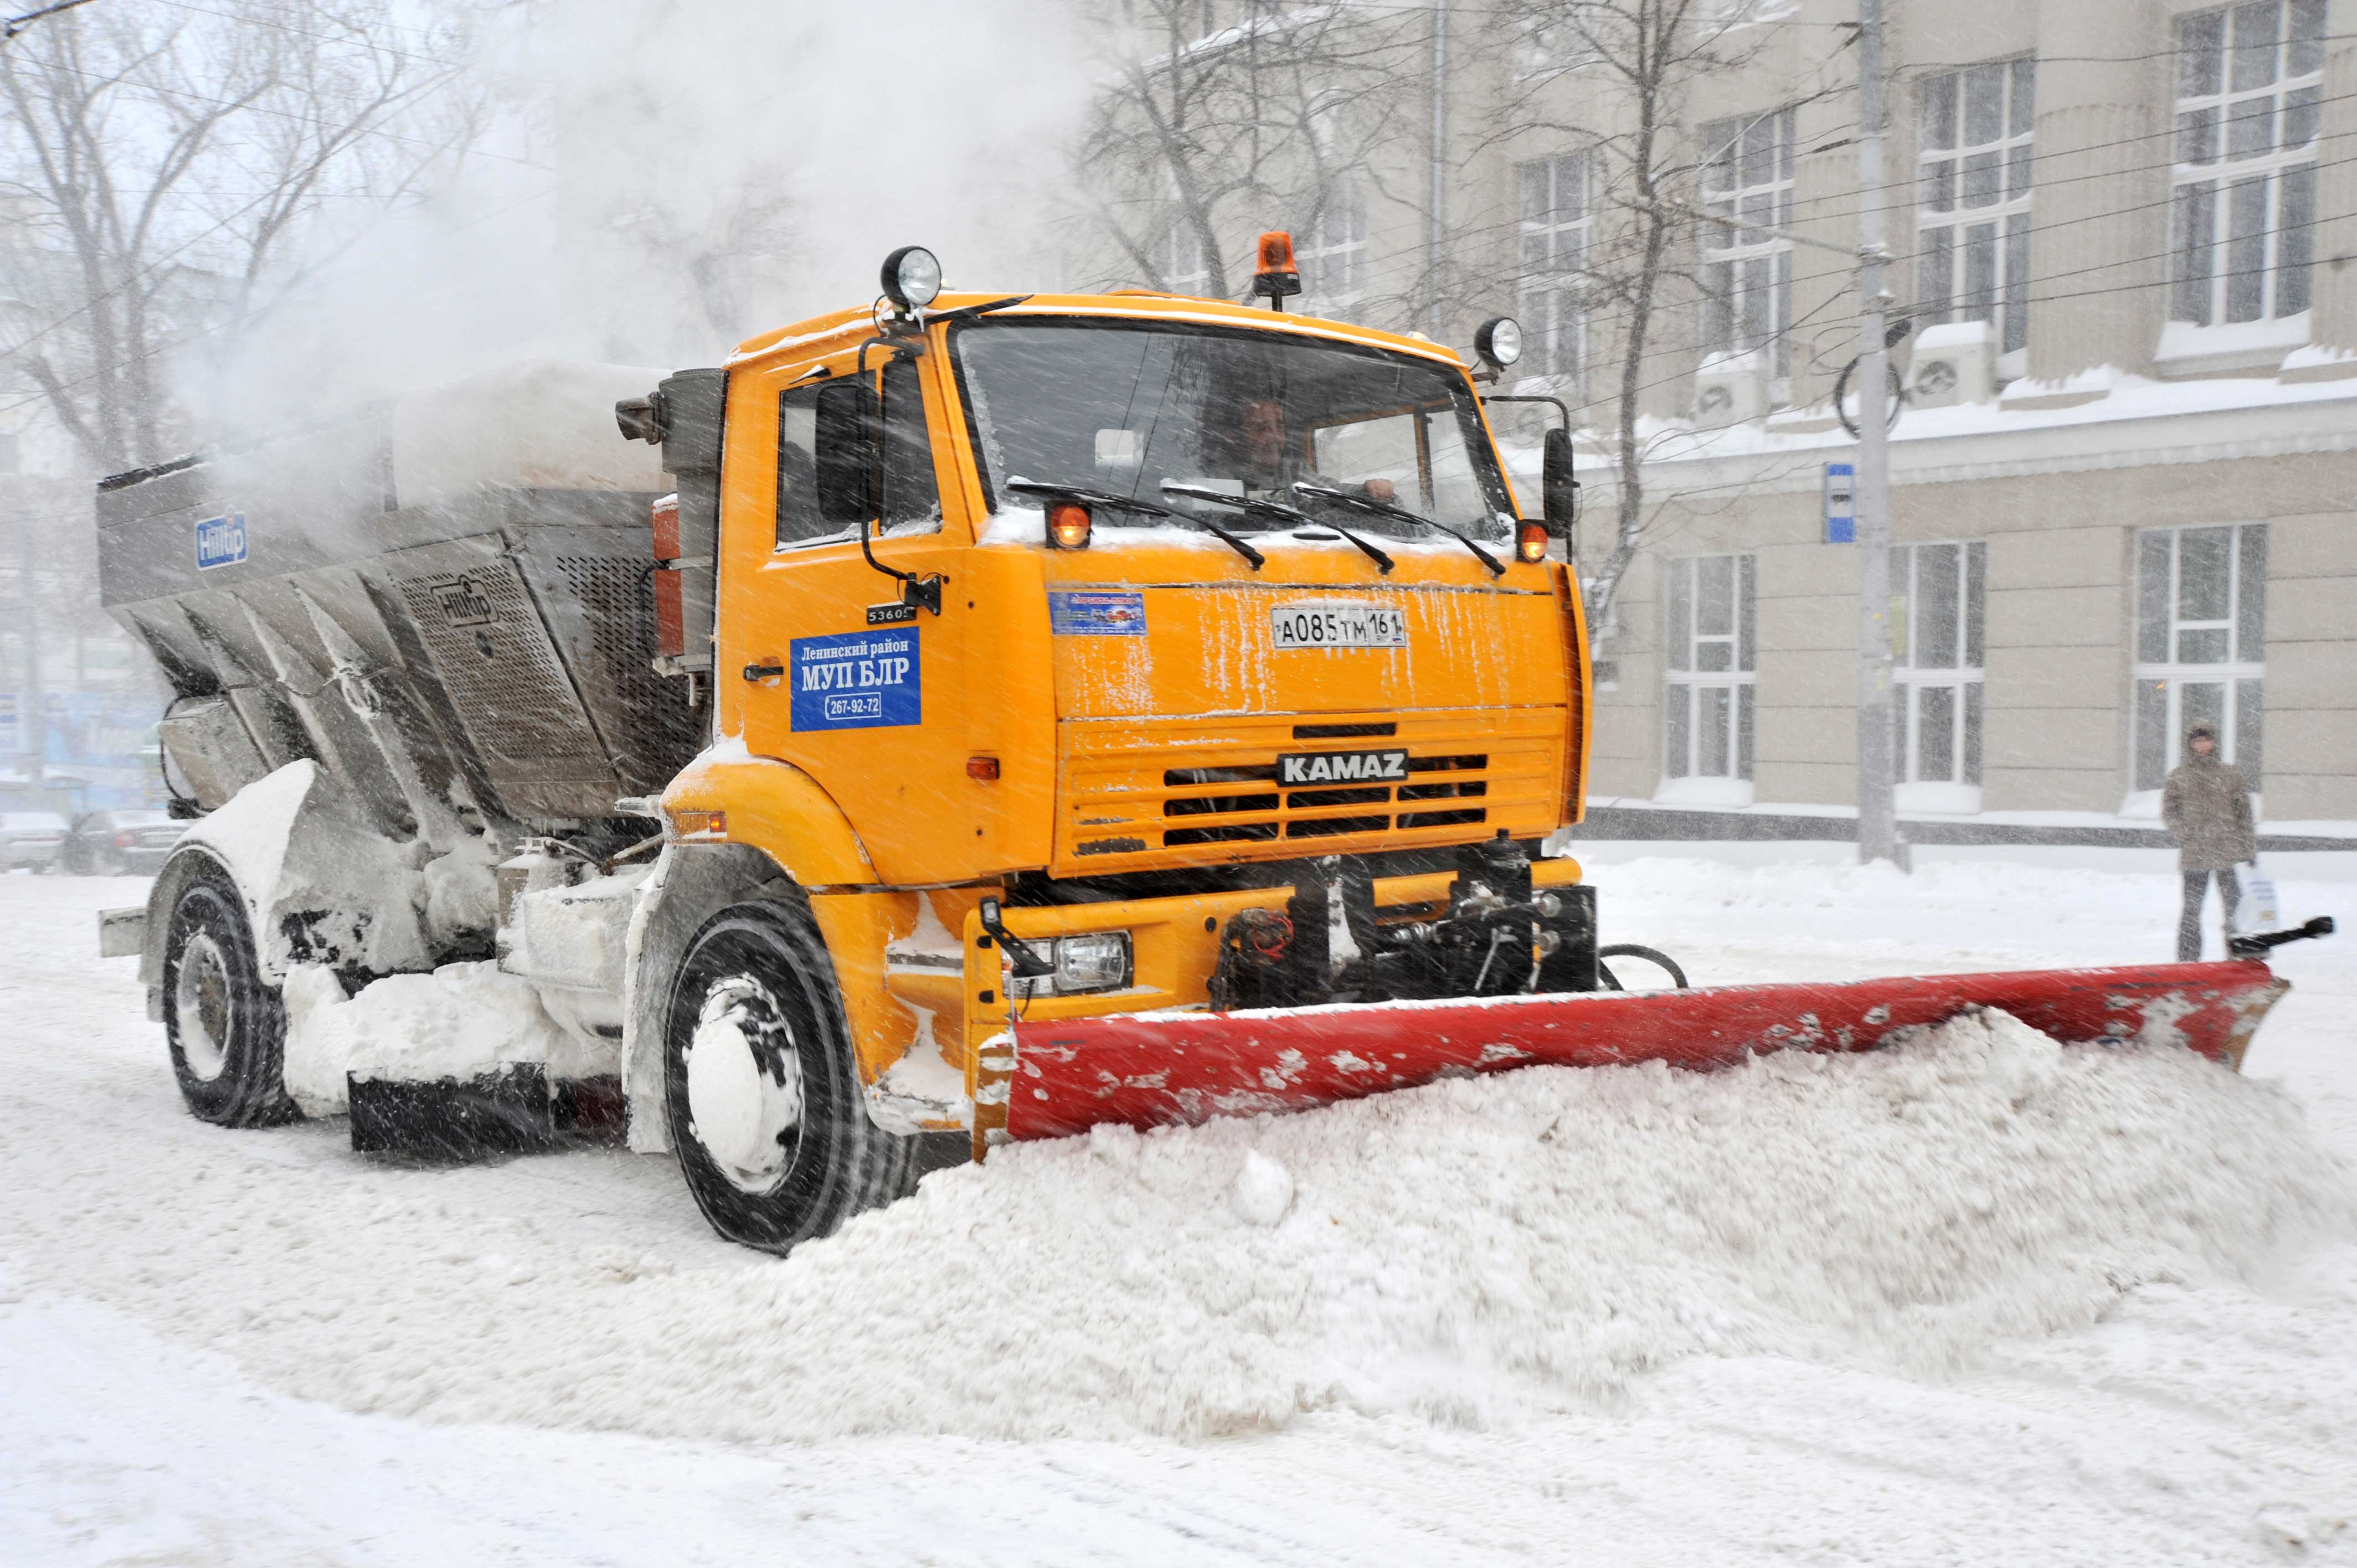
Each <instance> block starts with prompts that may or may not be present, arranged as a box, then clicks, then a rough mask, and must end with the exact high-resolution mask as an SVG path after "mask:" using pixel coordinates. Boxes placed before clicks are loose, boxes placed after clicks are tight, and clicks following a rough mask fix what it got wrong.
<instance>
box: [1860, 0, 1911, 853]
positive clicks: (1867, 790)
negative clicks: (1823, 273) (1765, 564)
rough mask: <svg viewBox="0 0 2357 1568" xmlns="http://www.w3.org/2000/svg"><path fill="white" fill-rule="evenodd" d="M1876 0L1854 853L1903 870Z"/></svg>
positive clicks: (1869, 45) (1864, 24) (1863, 28)
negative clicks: (1896, 775) (1896, 777)
mask: <svg viewBox="0 0 2357 1568" xmlns="http://www.w3.org/2000/svg"><path fill="white" fill-rule="evenodd" d="M1886 118H1887V113H1886V106H1885V104H1884V102H1883V66H1882V0H1857V189H1858V214H1857V255H1858V278H1857V285H1858V287H1857V292H1858V321H1857V333H1858V350H1857V429H1858V437H1857V446H1858V453H1857V551H1858V561H1857V564H1858V567H1859V583H1858V596H1857V857H1858V859H1859V860H1860V861H1861V862H1868V861H1877V860H1888V861H1891V862H1893V863H1894V864H1897V865H1900V867H1901V868H1902V869H1903V868H1904V867H1905V865H1906V861H1905V860H1904V859H1903V858H1902V857H1901V851H1900V843H1899V813H1898V808H1897V804H1896V801H1895V799H1894V785H1893V781H1892V777H1891V775H1892V773H1893V771H1894V769H1893V766H1892V765H1893V764H1894V763H1895V762H1896V760H1897V755H1898V744H1897V736H1898V727H1897V724H1896V722H1895V721H1896V716H1897V715H1896V711H1895V709H1894V707H1893V704H1892V702H1891V691H1890V667H1891V659H1890V433H1889V427H1888V426H1887V424H1885V420H1886V418H1887V417H1888V415H1889V407H1888V401H1887V400H1888V397H1889V378H1890V370H1889V366H1890V360H1889V350H1888V349H1887V347H1886V346H1885V344H1884V341H1883V333H1884V321H1883V316H1884V312H1885V310H1886V308H1887V307H1888V306H1889V304H1890V295H1889V292H1888V289H1887V286H1886V285H1885V284H1884V282H1883V275H1882V274H1883V268H1884V266H1885V265H1886V264H1887V263H1889V248H1888V247H1887V246H1886V245H1885V244H1884V242H1883V231H1882V134H1883V129H1884V121H1885V120H1886Z"/></svg>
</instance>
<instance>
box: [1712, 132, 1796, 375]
mask: <svg viewBox="0 0 2357 1568" xmlns="http://www.w3.org/2000/svg"><path fill="white" fill-rule="evenodd" d="M1702 199H1703V206H1704V208H1705V209H1706V210H1708V211H1711V212H1715V213H1717V214H1718V215H1720V216H1721V217H1724V218H1727V219H1730V220H1738V221H1740V222H1746V223H1760V224H1768V225H1773V226H1775V227H1777V228H1781V229H1789V228H1791V227H1792V111H1791V110H1790V109H1780V110H1778V111H1776V112H1775V113H1771V114H1763V115H1760V117H1759V118H1757V119H1749V120H1721V121H1718V122H1717V123H1716V124H1710V125H1706V126H1705V127H1703V168H1702ZM1702 231H1703V232H1702V263H1703V285H1704V287H1705V289H1706V291H1707V295H1708V298H1707V300H1706V306H1705V310H1704V323H1703V340H1704V345H1705V347H1706V349H1708V350H1709V351H1710V352H1712V353H1717V354H1739V353H1749V352H1752V351H1754V350H1765V351H1766V352H1767V354H1768V369H1769V374H1770V376H1772V377H1773V378H1775V379H1776V380H1778V381H1785V380H1787V379H1788V378H1790V377H1791V375H1792V338H1791V337H1790V335H1789V333H1790V328H1791V327H1792V244H1791V242H1789V241H1785V240H1781V239H1779V238H1777V237H1776V236H1775V235H1773V234H1770V233H1768V232H1766V231H1764V230H1760V229H1733V228H1728V227H1727V226H1726V225H1724V224H1719V223H1705V224H1704V225H1702Z"/></svg>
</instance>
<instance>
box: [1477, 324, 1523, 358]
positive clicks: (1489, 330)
mask: <svg viewBox="0 0 2357 1568" xmlns="http://www.w3.org/2000/svg"><path fill="white" fill-rule="evenodd" d="M1473 351H1474V352H1475V353H1477V354H1479V355H1480V356H1481V358H1483V359H1484V360H1489V361H1490V363H1491V364H1493V365H1497V366H1500V367H1501V368H1502V367H1504V366H1507V365H1511V364H1512V363H1513V362H1514V361H1515V360H1519V359H1521V358H1522V357H1523V324H1522V323H1521V322H1519V321H1517V320H1515V319H1514V318H1513V317H1511V316H1493V317H1490V319H1489V320H1487V321H1484V322H1483V323H1481V326H1480V330H1478V331H1476V332H1475V333H1474V334H1473Z"/></svg>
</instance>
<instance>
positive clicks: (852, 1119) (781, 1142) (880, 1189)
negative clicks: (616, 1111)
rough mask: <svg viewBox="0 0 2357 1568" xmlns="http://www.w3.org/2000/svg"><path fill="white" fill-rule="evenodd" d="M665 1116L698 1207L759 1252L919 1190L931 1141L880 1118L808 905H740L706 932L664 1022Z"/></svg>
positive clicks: (683, 968)
mask: <svg viewBox="0 0 2357 1568" xmlns="http://www.w3.org/2000/svg"><path fill="white" fill-rule="evenodd" d="M663 1110H664V1114H665V1118H666V1120H667V1121H668V1122H669V1123H670V1126H671V1136H672V1144H673V1147H674V1148H676V1149H677V1150H678V1151H679V1164H680V1170H681V1173H682V1174H683V1176H685V1177H686V1178H687V1187H688V1191H689V1192H691V1193H692V1194H694V1197H695V1202H696V1207H697V1208H701V1209H703V1211H704V1217H705V1219H708V1220H710V1221H711V1223H712V1228H713V1229H714V1230H717V1231H719V1232H720V1234H722V1235H723V1236H726V1237H727V1238H728V1239H729V1240H732V1241H740V1242H742V1243H744V1244H745V1245H747V1246H748V1247H759V1248H762V1249H764V1250H766V1251H773V1252H783V1251H788V1250H790V1249H791V1248H792V1247H793V1246H794V1245H795V1243H797V1242H800V1241H807V1240H812V1239H813V1238H815V1237H819V1236H824V1235H827V1234H829V1233H831V1232H832V1231H834V1230H835V1228H836V1227H838V1226H840V1225H841V1224H842V1223H843V1222H844V1221H845V1219H849V1218H850V1217H851V1216H852V1215H854V1214H856V1213H857V1212H859V1211H860V1210H861V1209H863V1208H875V1207H877V1206H878V1205H881V1204H886V1203H889V1202H891V1201H892V1200H893V1199H895V1198H897V1197H905V1196H906V1195H907V1194H909V1192H911V1191H913V1190H914V1189H915V1187H916V1178H917V1155H918V1149H919V1142H920V1141H919V1140H918V1139H915V1138H906V1137H899V1136H895V1135H894V1134H892V1133H886V1132H884V1131H883V1130H882V1129H880V1128H878V1127H877V1125H876V1124H875V1123H874V1122H871V1121H869V1120H868V1117H867V1106H866V1095H865V1092H864V1091H863V1090H862V1088H861V1085H860V1080H859V1072H858V1068H857V1065H856V1060H855V1058H854V1056H853V1052H852V1047H851V1030H850V1027H849V1026H848V1025H847V1024H846V1023H845V1017H844V1011H843V1001H842V997H841V995H840V993H838V992H837V991H836V988H835V983H834V964H833V963H832V962H831V961H829V960H828V958H827V952H826V945H825V943H824V941H823V939H822V938H821V937H820V935H819V930H818V926H817V922H816V921H814V920H813V919H812V918H811V915H810V911H809V909H808V908H806V907H805V906H802V905H801V904H799V903H784V902H780V903H764V904H740V905H737V906H735V907H734V908H727V909H724V910H722V911H721V912H720V913H719V914H717V915H715V916H714V917H713V918H711V919H710V920H709V921H707V922H705V927H704V929H703V930H701V931H699V932H698V933H697V934H696V937H695V940H694V942H693V943H692V944H691V945H690V946H689V948H688V951H687V956H686V958H685V960H684V961H683V962H682V963H681V965H680V968H679V974H678V978H677V979H676V980H675V981H674V982H673V986H672V993H671V1002H670V1005H669V1007H668V1009H667V1010H666V1014H665V1018H664V1028H663Z"/></svg>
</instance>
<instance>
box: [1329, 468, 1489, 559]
mask: <svg viewBox="0 0 2357 1568" xmlns="http://www.w3.org/2000/svg"><path fill="white" fill-rule="evenodd" d="M1293 493H1294V494H1295V495H1297V496H1311V497H1314V498H1316V499H1318V500H1321V501H1330V502H1332V503H1333V504H1335V505H1336V506H1340V507H1346V508H1348V509H1349V510H1351V511H1361V512H1365V513H1366V514H1367V515H1368V516H1370V517H1389V518H1396V519H1398V520H1399V521H1402V522H1412V523H1415V525H1416V526H1417V527H1419V528H1437V529H1438V530H1439V531H1440V532H1443V533H1445V534H1447V535H1448V537H1449V538H1451V539H1453V540H1455V541H1457V542H1458V543H1459V544H1462V545H1463V546H1465V548H1466V549H1468V550H1470V551H1471V552H1473V555H1474V558H1475V559H1476V560H1478V561H1480V563H1481V564H1482V565H1484V566H1487V567H1488V568H1490V575H1491V576H1492V577H1502V576H1504V575H1506V569H1505V568H1504V567H1503V566H1501V565H1500V564H1498V558H1497V557H1496V556H1494V555H1492V554H1491V553H1489V552H1488V551H1486V550H1484V549H1482V548H1481V547H1480V545H1479V544H1476V543H1475V542H1473V540H1472V537H1471V536H1470V535H1469V534H1463V533H1459V532H1457V530H1455V529H1453V528H1451V527H1449V526H1448V524H1447V523H1445V522H1435V521H1432V519H1430V518H1428V517H1425V516H1423V515H1422V514H1420V513H1417V512H1412V511H1410V510H1407V509H1406V508H1405V507H1398V506H1394V505H1392V504H1391V503H1390V502H1389V501H1379V500H1371V499H1368V498H1367V497H1365V496H1354V495H1352V494H1351V492H1350V491H1348V490H1338V489H1334V488H1333V487H1332V486H1330V485H1313V484H1311V483H1309V482H1308V480H1307V479H1301V480H1297V481H1295V483H1294V486H1293Z"/></svg>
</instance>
